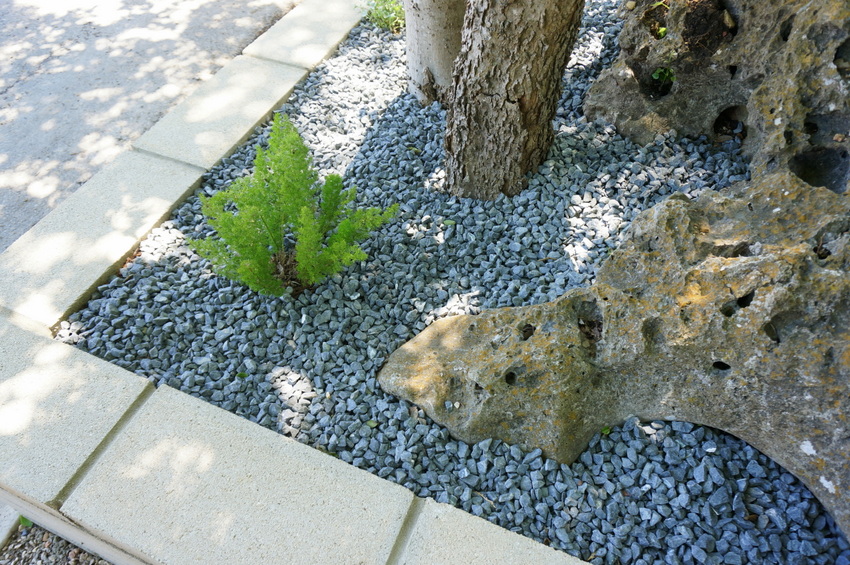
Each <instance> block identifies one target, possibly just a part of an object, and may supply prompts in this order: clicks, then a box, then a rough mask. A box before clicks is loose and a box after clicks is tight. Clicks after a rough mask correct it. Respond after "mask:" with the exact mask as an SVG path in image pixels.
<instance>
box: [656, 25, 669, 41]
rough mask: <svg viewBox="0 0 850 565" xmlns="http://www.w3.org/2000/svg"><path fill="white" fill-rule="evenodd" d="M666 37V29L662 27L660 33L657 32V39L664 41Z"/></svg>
mask: <svg viewBox="0 0 850 565" xmlns="http://www.w3.org/2000/svg"><path fill="white" fill-rule="evenodd" d="M665 35H667V28H666V27H660V28H658V31H656V32H655V37H657V38H658V39H664V36H665Z"/></svg>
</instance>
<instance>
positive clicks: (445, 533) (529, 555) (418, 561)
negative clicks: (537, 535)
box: [398, 498, 585, 565]
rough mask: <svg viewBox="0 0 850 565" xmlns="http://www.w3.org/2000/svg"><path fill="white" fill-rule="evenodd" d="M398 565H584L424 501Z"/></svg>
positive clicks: (451, 509) (482, 520) (516, 535)
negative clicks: (507, 564)
mask: <svg viewBox="0 0 850 565" xmlns="http://www.w3.org/2000/svg"><path fill="white" fill-rule="evenodd" d="M422 502H423V506H422V507H421V509H420V511H419V515H418V516H417V518H416V520H415V522H414V524H413V530H412V532H411V533H410V534H409V539H408V543H407V546H406V548H404V550H403V553H402V554H401V555H400V557H399V559H398V563H399V565H457V564H458V563H463V564H464V565H492V564H493V563H534V564H535V565H581V564H583V563H585V562H584V561H581V560H580V559H576V558H575V557H572V556H571V555H567V554H566V553H563V552H560V551H556V550H554V549H552V548H549V547H546V546H545V545H543V544H541V543H537V542H535V541H533V540H531V539H528V538H526V537H523V536H521V535H519V534H515V533H513V532H511V531H508V530H505V529H503V528H500V527H499V526H496V525H495V524H491V523H490V522H488V521H487V520H484V519H483V518H477V517H475V516H473V515H471V514H468V513H466V512H464V511H463V510H459V509H457V508H455V507H453V506H449V505H448V504H440V503H438V502H435V501H433V500H431V499H430V498H429V499H425V500H424V501H422Z"/></svg>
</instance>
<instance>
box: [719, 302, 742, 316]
mask: <svg viewBox="0 0 850 565" xmlns="http://www.w3.org/2000/svg"><path fill="white" fill-rule="evenodd" d="M737 311H738V308H737V305H736V304H735V301H734V300H730V301H729V302H727V303H725V304H724V305H723V306H721V307H720V313H721V314H723V315H724V316H726V317H727V318H729V317H731V316H732V315H733V314H734V313H735V312H737Z"/></svg>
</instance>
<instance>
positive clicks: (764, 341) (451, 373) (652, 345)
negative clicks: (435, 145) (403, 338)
mask: <svg viewBox="0 0 850 565" xmlns="http://www.w3.org/2000/svg"><path fill="white" fill-rule="evenodd" d="M848 270H850V196H847V195H844V194H838V193H836V192H834V191H831V190H828V189H825V188H816V187H812V186H810V185H809V184H807V183H804V182H802V181H801V180H800V179H799V178H798V177H797V176H795V175H793V174H792V173H790V172H788V171H780V172H776V173H772V174H771V173H768V174H765V175H763V176H762V177H761V178H759V179H758V180H757V181H753V182H751V183H749V184H746V185H744V184H740V185H738V186H737V187H734V188H732V189H729V190H727V191H726V192H724V193H711V192H709V193H705V194H704V195H703V196H701V197H700V198H699V199H697V200H694V201H690V200H688V199H687V197H686V196H683V195H682V196H673V197H671V198H669V199H667V200H666V201H664V202H662V203H661V204H659V205H658V206H656V207H654V208H652V209H650V210H648V211H646V212H644V213H643V214H641V215H640V216H639V217H638V218H637V219H636V220H635V221H634V222H633V224H632V226H631V228H630V235H629V237H628V239H627V240H626V242H625V243H624V244H623V246H622V247H621V248H620V249H619V250H617V251H614V252H613V253H612V255H611V256H610V257H609V258H608V259H607V261H606V262H605V263H604V265H603V266H602V267H601V268H600V271H599V273H598V276H597V282H596V284H594V285H592V286H590V287H588V288H580V289H575V290H572V291H570V292H568V293H566V294H565V295H563V296H562V297H561V298H559V299H557V300H555V301H553V302H550V303H546V304H541V305H536V306H529V307H521V308H504V309H497V310H489V311H485V312H483V313H481V314H479V315H476V316H457V317H452V318H444V319H440V320H438V321H436V322H435V323H434V324H432V325H431V326H430V327H429V328H427V329H426V330H425V331H423V332H422V333H420V334H419V335H418V336H416V337H415V338H414V339H412V340H411V341H409V342H408V343H406V344H405V345H404V346H402V347H401V348H400V349H398V350H397V351H395V352H394V353H393V354H392V355H391V356H390V357H389V359H388V361H387V363H386V365H385V366H384V368H383V369H382V370H381V372H380V374H379V376H378V378H379V381H380V383H381V386H382V387H383V388H384V390H386V391H388V392H390V393H392V394H395V395H397V396H400V397H402V398H405V399H407V400H409V401H411V402H414V403H416V404H418V405H419V406H421V407H422V408H424V409H425V411H426V412H427V413H428V415H429V416H431V417H432V418H433V419H434V420H435V421H437V422H439V423H441V424H443V425H445V426H446V427H447V428H448V429H449V430H450V432H451V433H452V435H454V436H455V437H457V438H459V439H462V440H465V441H468V442H476V441H479V440H482V439H484V438H489V437H495V438H500V439H502V440H505V441H507V442H510V443H516V444H519V445H521V446H524V447H525V448H527V449H531V448H535V447H540V448H542V449H543V450H544V452H545V453H546V455H548V456H551V457H554V458H555V459H557V460H559V461H561V462H565V463H567V462H571V461H572V460H574V458H575V457H577V456H578V455H579V454H580V453H581V451H582V450H584V449H585V448H586V446H587V443H588V441H589V440H590V438H591V437H592V436H593V434H595V433H596V432H598V431H599V430H600V429H602V428H603V427H604V426H609V425H613V424H617V423H619V422H622V421H623V420H624V419H625V418H627V417H628V416H629V415H631V414H634V415H637V416H638V417H640V418H641V419H644V420H654V419H663V420H684V421H689V422H694V423H698V424H705V425H709V426H712V427H715V428H719V429H722V430H725V431H727V432H729V433H731V434H733V435H735V436H737V437H739V438H742V439H744V440H745V441H747V442H749V443H750V444H751V445H753V446H754V447H756V448H757V449H759V450H761V451H762V452H763V453H765V454H766V455H768V456H770V457H772V458H773V459H774V460H775V461H777V462H778V463H780V464H781V465H783V466H784V467H785V468H786V469H787V470H789V471H790V472H792V473H793V474H795V475H796V476H797V477H798V478H800V479H801V480H802V481H803V483H805V484H806V486H808V487H809V489H811V490H812V492H813V493H814V494H815V495H816V496H817V497H818V498H819V499H820V501H821V502H822V503H823V504H824V506H825V507H826V508H827V509H828V510H829V511H830V512H831V513H832V515H833V517H834V518H835V519H836V522H837V523H838V524H839V527H841V528H842V530H843V531H844V532H845V534H850V276H848V275H850V273H848Z"/></svg>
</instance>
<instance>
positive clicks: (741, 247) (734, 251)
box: [711, 241, 752, 259]
mask: <svg viewBox="0 0 850 565" xmlns="http://www.w3.org/2000/svg"><path fill="white" fill-rule="evenodd" d="M711 254H712V255H714V256H715V257H725V258H727V259H734V258H735V257H751V256H752V251H751V250H750V244H749V242H747V241H736V242H733V243H728V242H722V243H716V244H715V245H714V251H713V252H712V253H711Z"/></svg>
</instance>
